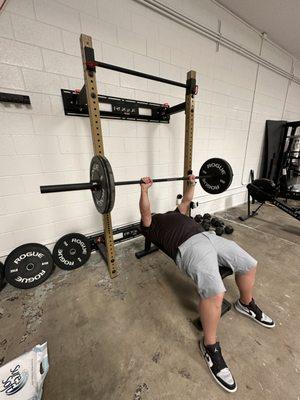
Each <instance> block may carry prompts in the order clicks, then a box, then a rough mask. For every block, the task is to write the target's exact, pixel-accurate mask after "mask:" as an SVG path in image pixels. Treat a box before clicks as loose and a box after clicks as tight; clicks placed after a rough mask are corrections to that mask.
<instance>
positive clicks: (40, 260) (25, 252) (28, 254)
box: [4, 243, 53, 289]
mask: <svg viewBox="0 0 300 400" xmlns="http://www.w3.org/2000/svg"><path fill="white" fill-rule="evenodd" d="M52 271H53V260H52V256H51V253H50V251H49V250H48V249H47V247H45V246H43V245H41V244H39V243H28V244H24V245H22V246H19V247H17V248H16V249H15V250H13V251H12V252H11V253H10V254H9V255H8V257H7V259H6V260H5V266H4V273H5V279H6V280H7V282H8V283H10V284H11V285H13V286H15V287H17V288H20V289H29V288H33V287H36V286H38V285H40V284H41V283H43V282H45V280H46V279H48V278H49V276H50V275H51V273H52Z"/></svg>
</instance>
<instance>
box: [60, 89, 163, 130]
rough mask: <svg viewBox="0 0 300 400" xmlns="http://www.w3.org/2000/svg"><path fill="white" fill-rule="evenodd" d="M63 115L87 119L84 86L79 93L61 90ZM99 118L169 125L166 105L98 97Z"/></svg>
mask: <svg viewBox="0 0 300 400" xmlns="http://www.w3.org/2000/svg"><path fill="white" fill-rule="evenodd" d="M61 95H62V99H63V104H64V111H65V115H73V116H80V117H88V107H87V102H86V93H85V86H83V88H82V89H81V90H80V91H76V90H66V89H61ZM98 100H99V103H100V116H101V118H111V119H123V120H131V121H144V122H160V123H169V121H170V115H169V113H168V111H167V110H168V107H169V106H168V105H166V104H158V103H150V102H146V101H139V100H132V99H124V98H121V97H112V96H104V95H98Z"/></svg>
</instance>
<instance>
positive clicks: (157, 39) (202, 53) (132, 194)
mask: <svg viewBox="0 0 300 400" xmlns="http://www.w3.org/2000/svg"><path fill="white" fill-rule="evenodd" d="M166 3H168V4H169V5H170V6H172V7H177V8H178V9H181V10H182V11H183V12H185V13H186V14H187V15H189V16H191V17H193V18H195V19H198V20H199V21H201V23H203V24H205V25H207V26H209V27H211V28H213V29H217V26H218V20H221V21H222V29H223V33H224V34H225V33H226V35H228V36H229V37H231V39H233V40H236V41H239V42H240V43H241V44H243V45H244V46H246V47H248V48H249V49H251V50H252V51H255V52H256V53H257V54H258V52H259V49H260V43H261V42H260V37H259V36H258V35H257V34H256V33H255V32H254V31H253V30H251V29H249V28H248V27H246V26H244V25H243V24H242V23H241V22H239V21H237V20H235V19H234V18H233V17H232V16H231V15H229V14H227V13H226V12H225V11H224V10H221V9H220V8H219V7H217V6H216V4H215V3H213V2H211V1H210V0H197V1H195V0H187V1H184V2H182V1H175V0H173V1H171V0H170V1H168V2H166ZM81 32H83V33H86V34H89V35H91V36H92V37H93V44H94V48H95V53H96V58H97V59H98V60H102V61H104V62H108V63H112V64H117V65H122V66H124V67H128V68H132V69H136V70H140V71H145V72H147V73H150V74H155V75H160V76H162V77H167V78H169V79H174V80H178V81H182V82H185V79H186V72H187V71H188V70H190V69H195V70H196V71H197V80H198V84H199V94H198V96H197V97H196V117H195V141H194V161H193V164H194V168H195V172H196V171H197V169H198V168H199V166H200V164H201V163H202V162H203V161H205V159H207V158H210V157H213V156H217V157H218V156H220V157H224V158H226V159H227V160H228V161H229V162H230V163H231V165H232V167H233V169H234V174H235V175H234V180H233V184H232V186H231V188H230V190H229V191H227V192H226V193H223V194H221V195H219V196H214V197H213V196H209V195H207V194H205V193H203V192H202V191H201V190H200V189H199V188H197V190H196V196H197V200H198V201H200V202H201V206H200V208H198V210H197V212H206V211H217V210H220V209H225V208H227V207H230V206H233V205H236V204H241V203H243V202H244V200H245V193H246V190H245V185H244V184H245V183H247V180H248V175H249V170H250V168H254V169H255V170H257V168H258V165H259V160H260V152H261V147H262V140H263V133H264V126H265V120H266V119H281V118H282V117H283V118H286V119H289V120H295V119H299V118H300V114H299V111H300V107H299V106H300V86H299V85H297V84H295V83H292V84H291V85H289V82H288V80H287V79H286V78H283V77H282V76H279V75H277V74H276V73H274V72H272V71H269V70H266V69H265V68H263V67H259V68H258V66H257V64H256V63H254V62H252V61H250V60H247V59H245V58H243V57H242V56H240V55H237V54H236V53H233V52H231V51H230V50H227V49H225V48H222V47H220V50H219V51H218V52H217V51H216V45H215V43H213V42H212V41H210V40H208V39H206V38H204V37H202V36H200V35H199V34H197V33H195V32H193V31H191V30H189V29H187V28H185V27H183V26H181V25H179V24H177V23H175V22H173V21H171V20H170V19H168V18H166V17H163V16H161V15H159V14H157V13H155V12H154V11H151V10H150V9H148V8H146V7H144V6H142V5H141V4H138V3H137V2H135V1H133V0H86V1H81V0H56V1H55V0H52V1H51V2H50V1H46V0H8V2H7V5H6V6H5V9H4V12H2V13H1V15H0V91H4V92H12V93H21V94H22V93H23V94H27V95H29V96H30V98H31V102H32V106H31V107H27V106H16V105H12V104H5V103H1V104H0V121H1V122H0V135H1V137H0V257H1V256H2V257H4V256H6V255H7V254H8V253H9V252H10V251H11V250H12V249H13V248H15V247H16V246H18V245H21V244H23V243H28V242H39V243H44V244H47V245H51V244H52V243H54V242H55V241H56V240H57V239H58V238H59V237H60V236H62V235H63V234H66V233H69V232H81V233H84V234H89V233H92V232H97V231H99V230H100V229H101V225H102V218H101V216H100V215H99V214H98V213H97V212H96V210H95V207H94V205H93V202H92V199H91V195H90V193H89V192H69V193H57V194H49V195H41V194H40V193H39V186H40V185H41V184H53V183H65V182H80V181H86V180H88V179H89V162H90V159H91V157H92V154H93V151H92V142H91V134H90V128H89V120H88V118H79V117H69V116H65V115H64V111H63V106H62V100H61V96H60V89H61V88H65V89H75V88H81V86H82V85H83V74H82V64H81V57H80V46H79V35H80V33H81ZM270 46H271V45H270V44H264V46H263V54H264V56H265V57H266V58H267V57H268V58H269V59H270V60H271V61H272V62H274V63H275V64H276V65H278V66H281V67H282V68H285V69H286V70H288V71H290V69H291V64H292V57H290V56H288V55H286V53H284V52H280V51H279V50H278V49H277V48H275V47H273V48H272V47H270ZM299 65H300V64H299V63H297V62H295V63H294V68H295V74H296V75H300V67H299ZM97 79H98V90H99V92H100V93H102V94H109V95H113V96H121V97H127V98H134V99H140V100H146V101H154V102H161V103H165V102H168V103H169V104H170V105H174V104H176V103H179V102H182V101H183V99H184V90H183V89H181V88H175V87H171V86H167V85H163V84H160V83H158V82H153V81H147V80H144V79H140V78H136V77H132V76H127V75H123V74H122V75H121V74H119V73H117V72H112V71H108V70H102V69H98V70H97ZM251 111H253V112H252V113H251ZM102 128H103V136H104V145H105V153H106V155H107V157H108V158H109V159H110V162H111V164H112V167H113V170H114V174H115V179H116V180H123V179H134V178H138V177H140V176H145V175H152V176H175V175H181V174H182V165H183V138H184V115H180V114H177V115H174V116H172V117H171V122H170V124H169V125H164V124H150V123H142V122H128V121H112V120H103V121H102ZM181 190H182V185H181V183H168V184H164V185H160V184H157V185H155V186H154V187H153V188H152V190H151V198H152V202H153V210H155V211H166V210H168V209H170V208H171V207H173V205H174V203H175V196H176V194H177V193H179V192H180V191H181ZM138 197H139V188H138V187H132V186H130V187H121V188H117V197H116V205H115V208H114V210H113V212H112V219H113V225H114V226H117V225H121V224H125V223H130V222H133V221H137V220H138V218H139V215H138Z"/></svg>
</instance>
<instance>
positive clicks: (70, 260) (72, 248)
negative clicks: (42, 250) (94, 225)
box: [52, 233, 91, 270]
mask: <svg viewBox="0 0 300 400" xmlns="http://www.w3.org/2000/svg"><path fill="white" fill-rule="evenodd" d="M90 255H91V245H90V242H89V240H88V238H87V237H86V236H84V235H81V234H80V233H69V234H68V235H65V236H63V237H61V238H60V239H59V240H58V241H57V242H56V244H55V246H54V249H53V253H52V256H53V260H54V263H55V264H56V265H57V266H58V267H59V268H62V269H65V270H72V269H76V268H79V267H81V266H82V265H83V264H85V263H86V262H87V261H88V259H89V258H90Z"/></svg>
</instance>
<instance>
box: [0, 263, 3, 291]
mask: <svg viewBox="0 0 300 400" xmlns="http://www.w3.org/2000/svg"><path fill="white" fill-rule="evenodd" d="M3 286H4V265H3V264H2V262H0V290H1V289H2V288H3Z"/></svg>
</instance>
